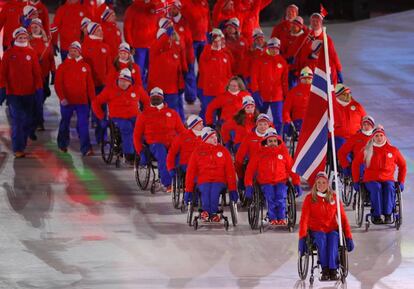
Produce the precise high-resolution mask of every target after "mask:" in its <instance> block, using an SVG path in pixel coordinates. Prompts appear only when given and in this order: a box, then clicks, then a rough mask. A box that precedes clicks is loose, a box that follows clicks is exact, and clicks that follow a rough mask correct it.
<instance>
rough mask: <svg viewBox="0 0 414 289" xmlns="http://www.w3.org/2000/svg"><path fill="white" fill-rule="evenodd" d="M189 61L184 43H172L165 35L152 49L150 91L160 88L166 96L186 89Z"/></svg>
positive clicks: (149, 74) (149, 73)
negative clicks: (185, 73)
mask: <svg viewBox="0 0 414 289" xmlns="http://www.w3.org/2000/svg"><path fill="white" fill-rule="evenodd" d="M185 71H187V61H186V57H185V50H184V49H183V46H182V43H180V42H179V43H177V42H175V41H174V42H171V40H170V37H168V35H166V34H163V35H162V36H161V37H160V38H159V39H158V40H157V41H156V42H154V44H153V45H152V46H151V49H150V58H149V72H148V89H150V90H151V89H152V88H154V87H160V88H161V89H162V90H163V91H164V93H165V94H173V93H177V92H178V91H179V90H180V89H183V88H184V72H185Z"/></svg>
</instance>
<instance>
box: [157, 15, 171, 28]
mask: <svg viewBox="0 0 414 289" xmlns="http://www.w3.org/2000/svg"><path fill="white" fill-rule="evenodd" d="M171 23H172V22H171V19H169V18H165V17H162V18H161V19H160V20H159V21H158V27H159V28H164V29H167V28H168V26H170V25H171Z"/></svg>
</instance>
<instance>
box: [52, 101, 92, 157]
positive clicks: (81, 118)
mask: <svg viewBox="0 0 414 289" xmlns="http://www.w3.org/2000/svg"><path fill="white" fill-rule="evenodd" d="M75 111H76V119H77V123H76V130H77V132H78V134H79V140H80V151H81V153H82V154H86V153H87V152H88V151H89V150H90V149H91V142H90V140H89V126H88V120H89V106H88V105H87V104H68V105H61V106H60V114H61V117H62V118H61V120H60V124H59V132H58V137H57V143H58V147H59V148H60V149H66V148H67V147H68V146H69V143H70V120H71V118H72V115H73V112H75Z"/></svg>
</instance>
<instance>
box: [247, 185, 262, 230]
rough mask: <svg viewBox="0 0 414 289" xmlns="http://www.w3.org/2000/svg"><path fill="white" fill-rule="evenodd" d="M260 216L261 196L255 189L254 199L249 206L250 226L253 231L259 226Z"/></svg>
mask: <svg viewBox="0 0 414 289" xmlns="http://www.w3.org/2000/svg"><path fill="white" fill-rule="evenodd" d="M259 215H260V195H259V192H258V190H257V189H256V187H255V190H254V192H253V199H252V202H251V203H250V205H249V208H248V211H247V216H248V218H249V225H250V228H251V229H252V230H256V229H257V227H258V225H259Z"/></svg>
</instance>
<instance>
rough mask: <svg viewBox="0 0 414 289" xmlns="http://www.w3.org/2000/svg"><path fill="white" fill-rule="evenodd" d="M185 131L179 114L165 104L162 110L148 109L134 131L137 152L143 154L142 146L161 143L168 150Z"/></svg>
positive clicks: (138, 120)
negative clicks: (144, 143)
mask: <svg viewBox="0 0 414 289" xmlns="http://www.w3.org/2000/svg"><path fill="white" fill-rule="evenodd" d="M184 130H185V128H184V125H183V123H182V122H181V118H180V116H179V115H178V113H177V112H176V111H175V110H173V109H171V108H168V107H167V106H166V105H165V104H164V107H163V108H162V109H158V108H156V107H152V106H150V107H148V108H146V109H145V110H144V112H143V113H142V115H141V116H140V117H139V118H138V119H137V122H136V124H135V129H134V146H135V151H137V152H141V150H142V144H143V142H144V141H145V142H146V143H147V144H155V143H161V144H163V145H165V146H166V147H167V148H168V147H169V146H170V145H171V143H172V142H173V140H174V138H175V137H176V136H177V135H178V134H179V133H181V132H183V131H184Z"/></svg>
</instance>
